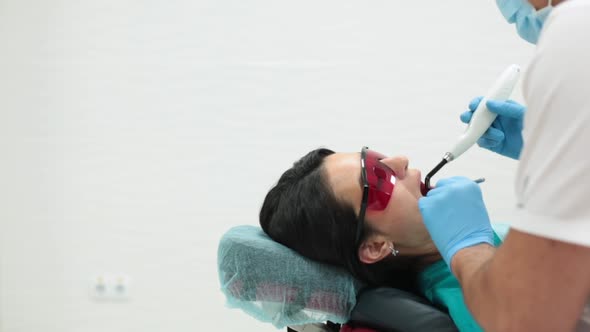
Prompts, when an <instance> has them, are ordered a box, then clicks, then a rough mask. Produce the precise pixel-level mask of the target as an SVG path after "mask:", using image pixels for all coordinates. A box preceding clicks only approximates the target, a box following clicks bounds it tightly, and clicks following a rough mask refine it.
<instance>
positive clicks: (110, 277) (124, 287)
mask: <svg viewBox="0 0 590 332" xmlns="http://www.w3.org/2000/svg"><path fill="white" fill-rule="evenodd" d="M130 285H131V278H130V277H129V276H128V275H126V274H123V273H102V274H98V275H96V276H94V277H93V278H92V279H91V281H90V290H89V291H90V298H92V299H93V300H95V301H106V302H124V301H128V300H129V299H130V294H131V293H130Z"/></svg>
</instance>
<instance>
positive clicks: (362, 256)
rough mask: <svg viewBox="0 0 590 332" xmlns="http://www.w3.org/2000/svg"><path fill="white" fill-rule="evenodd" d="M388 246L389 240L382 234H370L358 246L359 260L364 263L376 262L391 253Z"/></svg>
mask: <svg viewBox="0 0 590 332" xmlns="http://www.w3.org/2000/svg"><path fill="white" fill-rule="evenodd" d="M389 246H390V243H389V241H387V240H386V239H385V238H383V237H382V236H379V235H375V236H370V237H369V238H367V239H365V241H363V243H361V245H360V247H359V251H358V255H359V260H360V261H361V262H363V263H366V264H373V263H377V262H379V261H380V260H382V259H384V258H386V257H388V256H389V255H391V250H390V249H389Z"/></svg>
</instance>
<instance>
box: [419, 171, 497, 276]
mask: <svg viewBox="0 0 590 332" xmlns="http://www.w3.org/2000/svg"><path fill="white" fill-rule="evenodd" d="M418 207H419V208H420V213H422V218H423V220H424V224H425V225H426V228H427V229H428V232H430V237H431V238H432V240H433V241H434V244H435V245H436V247H437V248H438V250H439V252H440V253H441V255H442V256H443V258H444V260H445V262H447V265H448V266H449V267H450V266H451V260H452V259H453V256H454V255H455V254H456V253H457V251H459V250H461V249H463V248H465V247H470V246H474V245H476V244H479V243H489V244H491V245H493V244H494V231H493V230H492V225H491V224H490V218H489V217H488V212H487V210H486V207H485V205H484V203H483V198H482V195H481V190H480V188H479V185H478V184H477V183H475V182H473V180H471V179H468V178H466V177H462V176H456V177H452V178H447V179H441V180H440V181H438V182H437V184H436V187H435V188H434V189H432V190H430V191H429V192H428V195H427V196H426V197H422V198H420V200H419V201H418Z"/></svg>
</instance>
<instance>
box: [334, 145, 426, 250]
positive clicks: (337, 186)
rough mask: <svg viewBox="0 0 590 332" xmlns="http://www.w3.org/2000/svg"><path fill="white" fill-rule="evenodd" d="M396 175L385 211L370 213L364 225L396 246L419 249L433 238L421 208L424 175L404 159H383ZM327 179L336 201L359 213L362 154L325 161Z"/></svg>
mask: <svg viewBox="0 0 590 332" xmlns="http://www.w3.org/2000/svg"><path fill="white" fill-rule="evenodd" d="M381 163H383V164H385V165H387V166H388V167H389V168H391V169H392V170H393V171H394V173H395V174H396V183H395V188H394V190H393V194H392V195H391V199H390V200H389V203H388V204H387V207H386V208H385V210H383V211H370V210H369V211H367V212H366V215H365V223H366V224H369V225H370V226H371V227H372V228H373V229H375V230H377V231H378V232H379V233H381V234H384V235H386V236H387V237H388V238H389V240H391V241H393V242H394V243H395V244H396V246H404V247H410V248H412V247H420V246H423V245H425V244H427V243H431V242H432V240H431V239H430V235H429V234H428V231H427V230H426V227H425V226H424V223H423V221H422V215H421V214H420V210H419V208H418V199H420V197H422V193H421V191H420V184H421V181H422V180H421V178H422V176H421V174H420V171H419V170H417V169H412V168H408V164H409V161H408V159H407V158H406V157H404V156H392V157H387V158H385V159H382V160H381ZM324 165H325V169H326V173H327V180H328V183H329V184H330V186H331V188H332V190H333V191H334V194H335V195H336V197H337V198H339V199H341V200H343V201H345V202H348V203H349V204H350V205H351V206H353V207H354V209H355V213H356V214H357V216H358V214H359V211H360V207H361V200H362V194H363V190H362V187H361V181H360V178H361V165H360V153H335V154H332V155H330V156H328V157H327V158H326V159H325V161H324Z"/></svg>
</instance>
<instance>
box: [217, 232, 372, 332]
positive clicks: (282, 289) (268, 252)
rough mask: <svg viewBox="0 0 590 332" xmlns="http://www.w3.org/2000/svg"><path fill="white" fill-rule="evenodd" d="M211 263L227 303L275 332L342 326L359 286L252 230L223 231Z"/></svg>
mask: <svg viewBox="0 0 590 332" xmlns="http://www.w3.org/2000/svg"><path fill="white" fill-rule="evenodd" d="M217 264H218V272H219V281H220V283H221V291H222V292H223V293H224V294H225V297H226V300H227V305H228V306H229V307H233V308H240V309H242V310H243V311H244V312H246V313H247V314H249V315H251V316H253V317H255V318H256V319H258V320H261V321H263V322H270V323H272V324H273V325H274V326H275V327H277V328H283V327H285V326H293V325H303V324H310V323H316V322H323V321H327V320H329V321H332V322H334V323H345V322H346V321H348V319H349V317H350V313H351V311H352V309H353V308H354V306H355V305H356V295H357V292H358V291H359V289H360V288H361V287H362V284H361V283H360V282H358V281H357V280H356V279H355V278H353V277H352V276H351V275H350V274H349V273H348V272H346V271H345V270H344V269H341V268H338V267H334V266H330V265H327V264H322V263H318V262H316V261H313V260H310V259H307V258H305V257H303V256H301V255H299V254H297V253H296V252H295V251H293V250H291V249H289V248H287V247H285V246H283V245H281V244H279V243H277V242H275V241H273V240H272V239H271V238H269V237H268V236H267V235H266V233H264V231H262V229H261V228H260V227H256V226H237V227H233V228H231V229H230V230H229V231H227V232H226V233H225V234H224V235H223V237H222V238H221V240H220V242H219V248H218V252H217Z"/></svg>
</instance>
